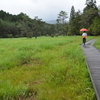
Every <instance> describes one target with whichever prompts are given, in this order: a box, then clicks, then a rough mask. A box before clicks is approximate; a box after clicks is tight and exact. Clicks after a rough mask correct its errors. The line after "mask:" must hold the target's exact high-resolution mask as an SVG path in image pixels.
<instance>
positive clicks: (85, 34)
mask: <svg viewBox="0 0 100 100" xmlns="http://www.w3.org/2000/svg"><path fill="white" fill-rule="evenodd" d="M86 37H87V33H86V31H84V32H83V34H82V38H83V43H84V45H85V43H86Z"/></svg>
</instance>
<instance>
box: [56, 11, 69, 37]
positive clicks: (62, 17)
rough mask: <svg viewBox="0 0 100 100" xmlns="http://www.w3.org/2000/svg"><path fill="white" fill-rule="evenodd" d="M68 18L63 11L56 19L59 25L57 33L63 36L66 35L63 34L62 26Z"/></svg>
mask: <svg viewBox="0 0 100 100" xmlns="http://www.w3.org/2000/svg"><path fill="white" fill-rule="evenodd" d="M67 18H68V16H67V12H65V11H60V13H59V14H58V18H57V20H56V21H57V24H58V25H59V26H58V28H59V31H60V32H61V33H62V34H63V35H65V34H66V33H65V32H64V26H65V25H66V19H67Z"/></svg>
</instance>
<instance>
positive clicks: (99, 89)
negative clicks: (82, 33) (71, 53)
mask: <svg viewBox="0 0 100 100" xmlns="http://www.w3.org/2000/svg"><path fill="white" fill-rule="evenodd" d="M95 41H96V40H95V39H92V40H90V41H88V42H86V45H83V44H82V45H81V48H82V50H83V52H84V55H85V57H86V64H87V68H88V70H89V74H90V78H91V81H92V84H93V87H94V90H95V94H96V97H97V100H100V50H98V49H97V48H95V47H94V46H93V44H94V42H95Z"/></svg>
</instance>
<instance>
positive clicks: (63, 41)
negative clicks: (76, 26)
mask: <svg viewBox="0 0 100 100" xmlns="http://www.w3.org/2000/svg"><path fill="white" fill-rule="evenodd" d="M92 38H94V37H88V40H89V39H92ZM81 43H82V40H81V36H66V37H63V36H61V37H54V38H51V37H39V38H38V39H26V38H19V39H0V46H1V47H0V98H1V99H2V100H30V99H34V100H95V95H94V89H93V87H92V83H91V81H90V78H89V74H88V70H87V68H86V63H85V58H84V55H83V52H82V49H81V48H80V44H81Z"/></svg>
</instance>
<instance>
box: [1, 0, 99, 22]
mask: <svg viewBox="0 0 100 100" xmlns="http://www.w3.org/2000/svg"><path fill="white" fill-rule="evenodd" d="M96 1H97V6H98V5H99V4H100V3H99V0H96ZM85 2H86V0H0V10H3V11H6V12H8V13H10V14H15V15H17V14H20V13H21V12H23V13H25V14H27V15H28V16H29V17H30V18H32V19H34V17H35V16H38V18H39V19H42V20H43V21H50V20H56V19H57V17H58V14H59V12H60V11H66V12H67V13H68V16H69V15H70V11H71V7H72V6H74V8H75V11H78V9H79V10H81V11H82V10H83V8H84V7H85V6H86V5H85Z"/></svg>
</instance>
